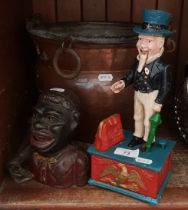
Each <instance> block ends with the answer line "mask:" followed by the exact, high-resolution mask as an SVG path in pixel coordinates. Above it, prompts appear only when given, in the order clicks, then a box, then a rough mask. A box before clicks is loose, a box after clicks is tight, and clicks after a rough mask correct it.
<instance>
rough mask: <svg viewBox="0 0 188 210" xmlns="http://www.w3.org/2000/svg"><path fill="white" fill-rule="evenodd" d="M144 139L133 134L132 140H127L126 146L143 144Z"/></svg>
mask: <svg viewBox="0 0 188 210" xmlns="http://www.w3.org/2000/svg"><path fill="white" fill-rule="evenodd" d="M144 142H145V141H144V140H143V139H142V138H139V137H136V136H133V138H132V140H131V141H130V142H129V144H128V147H134V146H137V145H140V144H143V143H144Z"/></svg>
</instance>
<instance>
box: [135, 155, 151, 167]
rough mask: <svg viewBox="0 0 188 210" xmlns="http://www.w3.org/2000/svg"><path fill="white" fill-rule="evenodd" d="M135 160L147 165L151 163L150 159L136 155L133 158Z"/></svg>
mask: <svg viewBox="0 0 188 210" xmlns="http://www.w3.org/2000/svg"><path fill="white" fill-rule="evenodd" d="M135 161H136V162H138V163H144V164H148V165H150V164H152V160H150V159H146V158H141V157H137V158H136V159H135Z"/></svg>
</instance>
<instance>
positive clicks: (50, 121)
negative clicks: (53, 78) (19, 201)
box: [29, 88, 88, 188]
mask: <svg viewBox="0 0 188 210" xmlns="http://www.w3.org/2000/svg"><path fill="white" fill-rule="evenodd" d="M79 116H80V112H79V104H78V103H77V100H76V96H75V95H74V94H73V93H72V92H69V91H67V90H64V89H58V88H53V89H50V90H49V91H47V92H45V93H43V94H41V95H40V97H39V99H38V102H37V104H36V106H35V107H34V111H33V116H32V120H31V129H30V137H29V140H30V147H31V151H32V153H31V154H32V155H31V156H32V158H31V167H30V171H31V173H32V175H33V178H34V179H35V180H37V181H38V182H41V183H43V184H47V185H50V186H54V187H60V188H66V187H70V186H72V185H78V186H83V185H84V184H86V183H87V173H88V157H87V154H86V153H85V152H83V151H82V150H81V149H79V148H78V147H76V146H74V145H72V144H70V140H71V137H72V134H73V132H74V130H75V128H76V127H77V125H78V122H79Z"/></svg>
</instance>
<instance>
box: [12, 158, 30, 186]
mask: <svg viewBox="0 0 188 210" xmlns="http://www.w3.org/2000/svg"><path fill="white" fill-rule="evenodd" d="M8 169H9V172H10V175H11V177H12V178H13V179H14V181H15V182H17V183H23V182H26V181H29V180H31V179H32V178H33V174H32V173H31V172H30V171H29V170H27V169H24V168H23V167H22V166H21V165H20V164H19V163H16V162H12V163H10V164H9V166H8Z"/></svg>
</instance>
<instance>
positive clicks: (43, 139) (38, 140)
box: [30, 132, 55, 149]
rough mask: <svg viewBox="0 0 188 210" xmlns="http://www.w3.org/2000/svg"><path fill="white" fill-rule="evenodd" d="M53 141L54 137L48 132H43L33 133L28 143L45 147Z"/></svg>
mask: <svg viewBox="0 0 188 210" xmlns="http://www.w3.org/2000/svg"><path fill="white" fill-rule="evenodd" d="M54 142H55V139H54V138H53V137H52V136H51V135H49V134H48V133H44V132H37V133H34V134H33V135H32V137H31V140H30V143H31V145H32V146H34V147H36V148H40V149H45V148H47V147H49V146H50V145H51V144H52V143H54Z"/></svg>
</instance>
